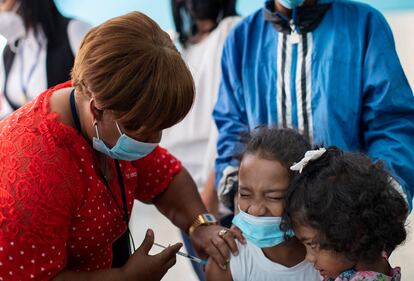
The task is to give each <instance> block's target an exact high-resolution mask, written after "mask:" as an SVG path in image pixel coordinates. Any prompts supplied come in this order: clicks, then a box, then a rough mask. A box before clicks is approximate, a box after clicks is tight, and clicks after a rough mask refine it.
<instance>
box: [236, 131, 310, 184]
mask: <svg viewBox="0 0 414 281" xmlns="http://www.w3.org/2000/svg"><path fill="white" fill-rule="evenodd" d="M242 142H244V143H245V146H244V149H243V151H241V153H239V154H238V155H237V158H238V160H240V161H241V160H242V158H243V156H245V155H247V154H256V155H258V156H259V157H261V158H263V159H267V160H276V161H278V162H280V164H281V165H282V166H283V167H285V168H286V169H287V170H288V171H289V172H290V175H291V176H292V175H293V172H291V171H290V169H289V168H290V166H292V165H293V164H294V163H296V162H298V161H300V159H302V157H303V156H304V155H305V153H306V151H308V150H309V149H310V148H311V145H310V144H309V142H308V141H307V140H306V139H305V138H304V137H303V136H302V135H301V134H299V132H298V131H296V130H294V129H278V128H276V127H267V126H259V127H257V128H256V129H255V130H253V131H252V132H251V133H250V134H249V135H247V136H242Z"/></svg>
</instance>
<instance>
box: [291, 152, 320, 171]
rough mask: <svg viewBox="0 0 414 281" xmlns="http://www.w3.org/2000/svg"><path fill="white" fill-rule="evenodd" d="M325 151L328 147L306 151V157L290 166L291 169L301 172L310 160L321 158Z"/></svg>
mask: <svg viewBox="0 0 414 281" xmlns="http://www.w3.org/2000/svg"><path fill="white" fill-rule="evenodd" d="M325 152H326V148H324V147H321V148H319V149H317V150H309V151H306V153H305V157H303V158H302V160H300V161H299V162H298V163H295V164H293V165H292V166H291V167H290V170H292V171H299V173H302V170H303V169H304V168H305V167H306V166H307V165H308V164H309V162H310V161H314V160H316V159H319V158H320V157H321V156H322V155H323V154H324V153H325Z"/></svg>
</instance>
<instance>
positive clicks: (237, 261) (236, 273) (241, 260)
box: [229, 241, 252, 281]
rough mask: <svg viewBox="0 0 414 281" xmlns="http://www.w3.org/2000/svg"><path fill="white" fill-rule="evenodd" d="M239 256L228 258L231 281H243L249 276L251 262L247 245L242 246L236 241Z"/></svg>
mask: <svg viewBox="0 0 414 281" xmlns="http://www.w3.org/2000/svg"><path fill="white" fill-rule="evenodd" d="M236 244H237V249H238V250H239V254H238V255H237V256H233V255H231V256H230V262H229V266H230V272H231V277H232V278H233V281H245V280H248V277H249V276H250V274H249V272H250V267H251V266H252V260H251V258H250V255H249V253H248V249H247V245H242V244H241V243H240V242H239V241H236Z"/></svg>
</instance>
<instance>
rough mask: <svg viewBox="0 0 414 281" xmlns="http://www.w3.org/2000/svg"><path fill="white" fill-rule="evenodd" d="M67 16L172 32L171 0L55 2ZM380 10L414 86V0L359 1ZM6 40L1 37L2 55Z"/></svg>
mask: <svg viewBox="0 0 414 281" xmlns="http://www.w3.org/2000/svg"><path fill="white" fill-rule="evenodd" d="M55 2H56V4H57V6H58V8H59V9H60V11H61V12H62V13H63V14H64V15H66V16H71V17H74V18H77V19H80V20H84V21H86V22H88V23H90V24H93V25H97V24H99V23H101V22H103V21H105V20H107V19H109V18H112V17H115V16H119V15H122V14H125V13H127V12H130V11H135V10H138V11H141V12H143V13H145V14H147V15H148V16H150V17H151V18H153V19H154V20H155V21H156V22H158V24H159V25H160V26H161V27H162V28H163V29H164V30H166V31H171V30H173V20H172V16H171V7H170V1H169V0H121V1H119V0H118V1H117V0H87V1H85V0H55ZM360 2H365V3H368V4H370V5H372V6H374V7H375V8H377V9H379V10H380V11H381V12H383V13H384V14H385V16H386V17H387V19H388V21H389V23H390V25H391V28H392V30H393V32H394V37H395V40H396V44H397V51H398V54H399V56H400V59H401V62H402V65H403V67H404V70H405V72H406V75H407V77H408V80H409V81H410V84H411V86H414V51H413V50H414V31H413V29H414V0H360ZM263 3H264V0H239V1H238V12H239V13H240V14H241V15H242V16H246V15H248V14H250V13H252V12H253V11H255V10H256V9H259V8H260V7H262V6H263ZM4 45H5V40H4V38H2V37H1V36H0V52H1V50H2V49H3V46H4Z"/></svg>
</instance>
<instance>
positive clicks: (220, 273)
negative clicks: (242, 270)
mask: <svg viewBox="0 0 414 281" xmlns="http://www.w3.org/2000/svg"><path fill="white" fill-rule="evenodd" d="M206 280H207V281H233V277H232V276H231V271H230V267H229V266H228V265H227V267H226V270H223V269H221V268H220V266H218V265H217V263H215V262H214V261H213V260H212V259H211V258H210V259H209V260H208V264H207V267H206Z"/></svg>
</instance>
